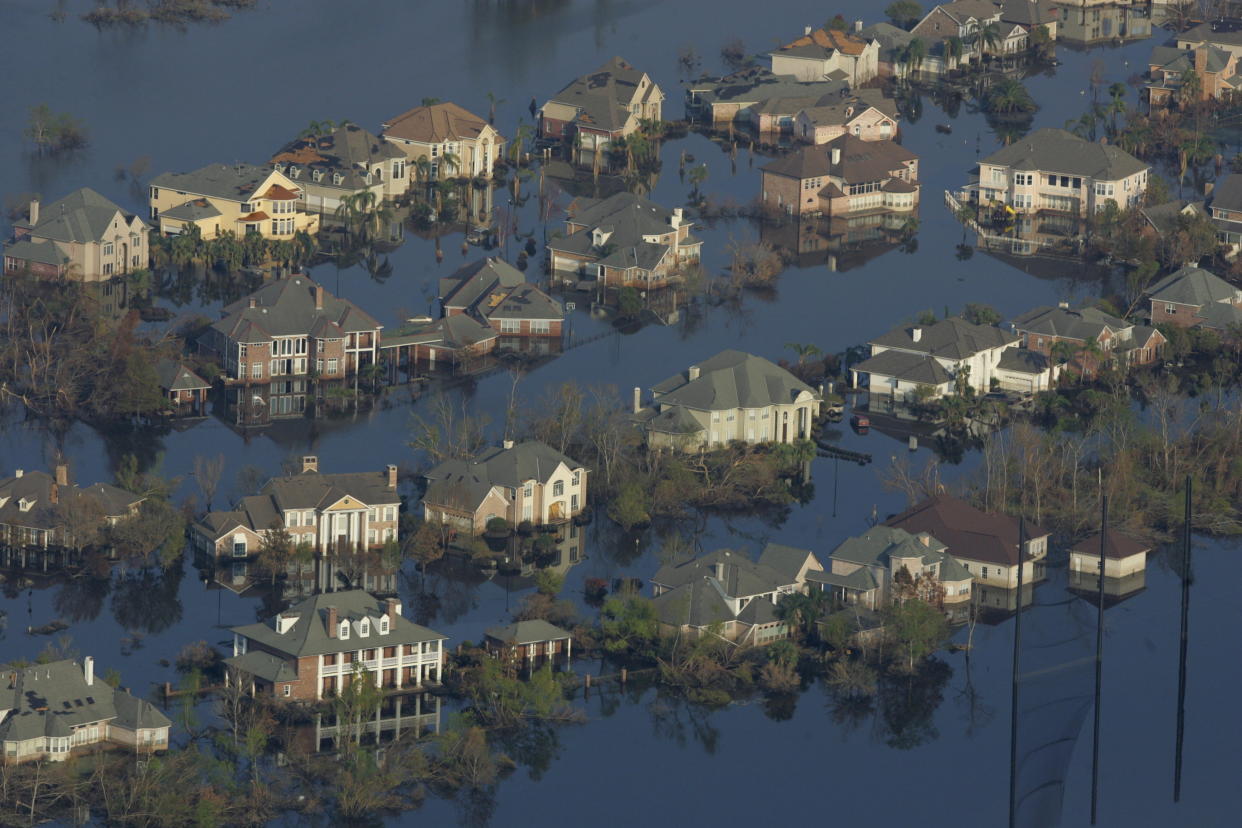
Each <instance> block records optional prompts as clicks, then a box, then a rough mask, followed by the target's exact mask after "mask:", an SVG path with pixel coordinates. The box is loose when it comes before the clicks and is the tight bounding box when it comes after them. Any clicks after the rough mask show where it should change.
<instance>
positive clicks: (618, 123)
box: [539, 57, 664, 161]
mask: <svg viewBox="0 0 1242 828" xmlns="http://www.w3.org/2000/svg"><path fill="white" fill-rule="evenodd" d="M663 103H664V92H663V91H661V89H660V87H659V86H658V85H657V84H656V83H655V82H654V81H653V80H652V79H651V77H650V76H649V75H648V74H647V73H646V72H643V71H642V70H639V69H635V68H634V67H633V66H631V65H630V64H629V63H628V62H627V61H625V60H624V59H623V58H619V57H614V58H613V59H612V60H610V61H608V62H607V63H605V64H604V65H603V66H600V67H599V68H598V69H596V70H595V71H594V72H589V73H587V74H585V75H583V76H582V77H579V78H576V79H575V80H573V81H572V82H571V83H570V84H569V85H568V86H566V87H565V88H564V89H562V90H561V91H560V92H557V93H556V94H555V95H553V96H552V97H551V98H549V99H548V100H547V101H546V102H545V103H544V105H543V106H541V107H540V108H539V137H540V138H543V139H545V140H552V141H563V142H566V143H573V144H576V145H577V147H578V150H579V152H577V153H575V156H576V158H577V159H578V160H579V161H582V160H584V158H586V157H588V154H590V153H598V152H603V151H604V150H606V149H607V148H608V146H609V144H611V143H612V142H613V141H614V140H616V139H617V138H626V137H629V136H630V135H631V134H633V133H634V132H635V131H636V130H637V129H638V128H639V127H640V126H641V125H642V122H643V121H659V120H660V119H661V112H662V107H663Z"/></svg>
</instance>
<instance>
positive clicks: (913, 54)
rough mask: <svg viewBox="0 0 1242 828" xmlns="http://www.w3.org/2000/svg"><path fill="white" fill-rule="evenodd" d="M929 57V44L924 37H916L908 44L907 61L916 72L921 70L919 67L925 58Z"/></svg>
mask: <svg viewBox="0 0 1242 828" xmlns="http://www.w3.org/2000/svg"><path fill="white" fill-rule="evenodd" d="M926 57H927V44H926V43H924V42H923V39H922V38H919V37H916V38H914V39H913V40H911V41H910V42H909V43H908V44H907V45H906V63H907V64H909V65H910V68H911V69H913V70H914V71H915V72H917V71H919V67H921V66H922V65H923V60H924V58H926Z"/></svg>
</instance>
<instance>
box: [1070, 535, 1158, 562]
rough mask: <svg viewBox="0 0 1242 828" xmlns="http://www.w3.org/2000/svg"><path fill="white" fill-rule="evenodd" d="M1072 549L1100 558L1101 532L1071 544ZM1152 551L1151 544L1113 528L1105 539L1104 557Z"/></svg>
mask: <svg viewBox="0 0 1242 828" xmlns="http://www.w3.org/2000/svg"><path fill="white" fill-rule="evenodd" d="M1070 550H1071V551H1073V552H1077V553H1078V554H1080V555H1091V556H1093V557H1095V558H1096V559H1097V560H1098V559H1099V557H1100V533H1099V532H1096V533H1095V534H1093V535H1090V536H1088V537H1085V538H1083V539H1082V540H1080V541H1079V542H1078V543H1076V544H1074V545H1073V546H1071V547H1070ZM1150 551H1151V544H1148V543H1140V542H1139V541H1137V540H1135V539H1134V538H1132V537H1130V536H1129V535H1127V534H1124V533H1122V532H1118V531H1116V530H1113V529H1110V530H1109V532H1108V537H1107V538H1106V539H1105V541H1104V557H1105V558H1112V559H1113V560H1121V559H1123V558H1129V557H1130V556H1132V555H1138V554H1140V553H1143V552H1150Z"/></svg>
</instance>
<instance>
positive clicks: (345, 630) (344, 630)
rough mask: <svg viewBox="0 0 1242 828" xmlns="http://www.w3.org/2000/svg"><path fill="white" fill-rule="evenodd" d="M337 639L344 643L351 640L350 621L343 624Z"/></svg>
mask: <svg viewBox="0 0 1242 828" xmlns="http://www.w3.org/2000/svg"><path fill="white" fill-rule="evenodd" d="M337 637H338V638H340V639H341V640H342V641H345V640H347V639H348V638H349V622H348V621H342V622H341V625H340V630H339V631H338V635H337Z"/></svg>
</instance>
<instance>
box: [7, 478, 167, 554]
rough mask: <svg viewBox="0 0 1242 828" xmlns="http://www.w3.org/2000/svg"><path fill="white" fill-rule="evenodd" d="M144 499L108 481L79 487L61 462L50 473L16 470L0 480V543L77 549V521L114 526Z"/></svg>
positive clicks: (43, 547)
mask: <svg viewBox="0 0 1242 828" xmlns="http://www.w3.org/2000/svg"><path fill="white" fill-rule="evenodd" d="M145 499H146V498H145V497H141V496H139V495H136V494H134V493H133V492H128V491H126V490H124V489H122V488H120V487H119V486H113V485H111V484H108V483H96V484H94V485H93V486H87V487H85V488H80V487H79V486H78V485H77V484H76V483H71V482H70V481H69V466H68V465H66V464H64V463H60V464H58V465H57V466H56V468H55V470H54V474H48V473H47V472H41V471H33V472H27V471H25V470H23V469H17V470H16V471H15V472H14V473H13V476H12V477H6V478H0V546H9V547H38V548H41V549H48V548H64V549H77V548H79V546H81V545H82V543H81V533H82V529H78V530H75V528H74V527H75V526H80V525H81V524H80V521H83V520H87V521H89V522H90V523H91V524H92V526H93V528H94V529H98V528H102V527H105V526H113V525H115V524H117V523H118V522H120V521H122V520H124V519H126V518H128V517H131V516H133V515H136V514H138V510H139V508H140V507H141V505H142V502H143V501H144V500H145ZM75 531H76V532H77V534H78V537H75Z"/></svg>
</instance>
